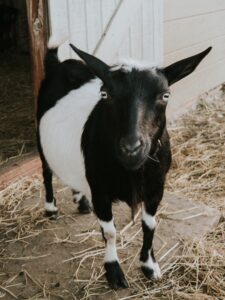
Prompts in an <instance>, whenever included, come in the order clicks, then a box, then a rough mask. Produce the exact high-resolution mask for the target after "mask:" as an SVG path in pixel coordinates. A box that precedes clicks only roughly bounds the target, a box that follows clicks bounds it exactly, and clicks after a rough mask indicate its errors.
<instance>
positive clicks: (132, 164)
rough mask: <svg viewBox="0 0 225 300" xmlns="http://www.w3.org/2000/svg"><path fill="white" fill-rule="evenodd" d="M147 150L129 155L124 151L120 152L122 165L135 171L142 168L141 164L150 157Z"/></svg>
mask: <svg viewBox="0 0 225 300" xmlns="http://www.w3.org/2000/svg"><path fill="white" fill-rule="evenodd" d="M147 154H148V152H147V151H143V150H141V151H139V152H138V153H137V154H135V155H128V154H124V153H122V152H120V153H119V155H118V159H119V161H120V163H121V165H122V166H123V167H124V168H125V169H127V170H130V171H135V170H138V169H140V168H141V166H142V165H143V164H144V163H145V161H146V160H147V158H148V155H147Z"/></svg>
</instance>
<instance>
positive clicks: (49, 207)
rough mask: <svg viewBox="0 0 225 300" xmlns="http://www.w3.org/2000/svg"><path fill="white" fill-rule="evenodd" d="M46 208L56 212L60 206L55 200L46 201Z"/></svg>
mask: <svg viewBox="0 0 225 300" xmlns="http://www.w3.org/2000/svg"><path fill="white" fill-rule="evenodd" d="M45 210H47V211H51V212H55V211H58V208H57V207H56V206H55V204H54V201H52V202H45Z"/></svg>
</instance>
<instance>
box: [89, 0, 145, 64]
mask: <svg viewBox="0 0 225 300" xmlns="http://www.w3.org/2000/svg"><path fill="white" fill-rule="evenodd" d="M141 4H142V0H140V1H136V0H124V1H122V2H120V5H119V7H118V9H117V10H116V12H115V16H114V17H113V18H112V19H111V22H110V24H109V26H108V27H107V29H106V31H105V32H104V34H103V35H102V37H101V40H100V41H99V43H98V45H97V47H96V49H95V51H94V53H95V54H96V55H97V56H99V57H100V58H101V59H104V60H105V61H107V62H110V61H112V58H113V57H114V56H115V55H116V52H117V49H118V48H119V46H120V44H121V41H122V40H123V38H124V36H125V34H126V32H127V30H128V28H129V26H130V24H131V23H132V19H133V16H134V14H135V12H136V11H137V10H138V8H139V7H140V5H141ZM124 20H126V22H124Z"/></svg>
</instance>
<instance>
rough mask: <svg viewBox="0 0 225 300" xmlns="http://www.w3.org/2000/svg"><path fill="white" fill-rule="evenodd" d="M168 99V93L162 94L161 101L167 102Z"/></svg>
mask: <svg viewBox="0 0 225 300" xmlns="http://www.w3.org/2000/svg"><path fill="white" fill-rule="evenodd" d="M169 98H170V93H164V94H163V96H162V100H163V101H165V102H168V100H169Z"/></svg>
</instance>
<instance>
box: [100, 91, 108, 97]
mask: <svg viewBox="0 0 225 300" xmlns="http://www.w3.org/2000/svg"><path fill="white" fill-rule="evenodd" d="M100 94H101V98H102V99H108V93H107V92H106V91H101V92H100Z"/></svg>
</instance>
